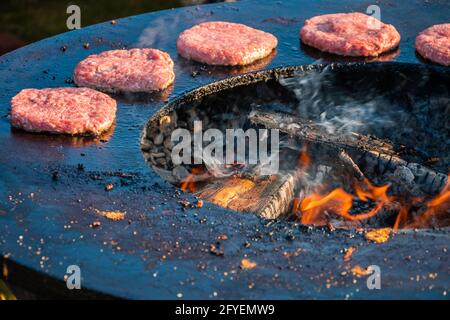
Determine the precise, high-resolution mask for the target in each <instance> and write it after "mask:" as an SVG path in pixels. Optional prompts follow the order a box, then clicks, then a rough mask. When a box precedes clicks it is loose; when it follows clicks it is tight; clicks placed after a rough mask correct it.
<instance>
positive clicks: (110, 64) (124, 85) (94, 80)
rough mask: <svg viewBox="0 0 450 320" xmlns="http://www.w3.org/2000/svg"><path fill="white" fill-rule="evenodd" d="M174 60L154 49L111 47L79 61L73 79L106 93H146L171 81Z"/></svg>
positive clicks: (173, 76)
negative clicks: (109, 49)
mask: <svg viewBox="0 0 450 320" xmlns="http://www.w3.org/2000/svg"><path fill="white" fill-rule="evenodd" d="M174 79H175V73H174V72H173V61H172V59H171V58H170V56H169V54H167V53H166V52H163V51H160V50H157V49H131V50H111V51H106V52H102V53H100V54H95V55H91V56H89V57H87V58H86V59H85V60H83V61H81V62H80V63H79V64H78V65H77V66H76V68H75V71H74V80H75V83H76V84H77V85H78V86H80V87H89V88H94V89H99V90H102V91H106V92H148V91H158V90H162V89H165V88H167V87H168V86H169V85H170V84H172V83H173V80H174Z"/></svg>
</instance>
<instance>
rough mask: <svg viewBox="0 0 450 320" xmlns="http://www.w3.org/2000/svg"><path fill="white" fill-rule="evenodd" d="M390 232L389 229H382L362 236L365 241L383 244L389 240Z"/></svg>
mask: <svg viewBox="0 0 450 320" xmlns="http://www.w3.org/2000/svg"><path fill="white" fill-rule="evenodd" d="M391 232H392V229H391V228H382V229H376V230H371V231H368V232H366V234H365V235H364V236H365V238H366V239H367V240H370V241H373V242H375V243H384V242H386V241H388V240H389V236H390V235H391Z"/></svg>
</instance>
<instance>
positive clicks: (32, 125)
mask: <svg viewBox="0 0 450 320" xmlns="http://www.w3.org/2000/svg"><path fill="white" fill-rule="evenodd" d="M115 118H116V101H115V100H114V99H112V98H111V97H109V96H107V95H106V94H104V93H101V92H98V91H95V90H93V89H89V88H56V89H42V90H38V89H25V90H22V91H21V92H20V93H19V94H17V95H16V96H15V97H14V98H13V99H12V101H11V125H12V126H13V127H16V128H21V129H24V130H26V131H32V132H50V133H64V134H94V135H99V134H100V133H102V132H103V131H105V130H107V129H109V128H110V127H111V125H112V124H113V123H114V120H115Z"/></svg>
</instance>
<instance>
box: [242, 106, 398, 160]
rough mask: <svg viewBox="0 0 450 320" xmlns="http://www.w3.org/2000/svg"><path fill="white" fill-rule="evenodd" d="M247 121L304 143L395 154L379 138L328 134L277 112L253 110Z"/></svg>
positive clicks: (312, 124)
mask: <svg viewBox="0 0 450 320" xmlns="http://www.w3.org/2000/svg"><path fill="white" fill-rule="evenodd" d="M249 119H250V121H251V122H252V123H254V124H257V125H262V126H264V127H267V128H269V129H278V130H280V131H282V132H284V133H287V134H288V135H291V136H294V137H297V138H300V139H302V140H306V141H311V142H319V143H325V144H329V145H332V146H333V147H341V148H346V149H348V148H353V149H359V150H364V151H372V150H379V151H383V152H384V153H386V154H395V151H394V148H393V146H392V144H390V143H388V142H386V141H384V140H381V139H379V138H376V137H373V136H365V135H361V134H358V133H354V132H352V133H351V134H350V135H336V134H329V133H327V132H326V130H324V128H323V127H322V126H320V125H318V124H315V123H313V122H311V121H307V120H304V119H301V118H298V117H294V116H291V115H287V114H283V113H279V112H269V111H261V110H253V111H252V112H251V113H250V114H249Z"/></svg>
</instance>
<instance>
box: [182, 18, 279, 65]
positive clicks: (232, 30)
mask: <svg viewBox="0 0 450 320" xmlns="http://www.w3.org/2000/svg"><path fill="white" fill-rule="evenodd" d="M277 43H278V41H277V38H276V37H275V36H273V35H272V34H270V33H267V32H264V31H261V30H257V29H253V28H250V27H247V26H246V25H243V24H240V23H231V22H222V21H214V22H204V23H201V24H199V25H196V26H194V27H192V28H190V29H187V30H185V31H183V32H182V33H181V34H180V36H179V37H178V40H177V49H178V52H179V54H180V55H181V56H183V57H184V58H186V59H191V60H195V61H199V62H202V63H206V64H211V65H224V66H236V65H247V64H251V63H253V62H255V61H256V60H259V59H261V58H264V57H266V56H268V55H269V54H270V53H271V52H272V51H273V50H274V49H275V48H276V46H277Z"/></svg>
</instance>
